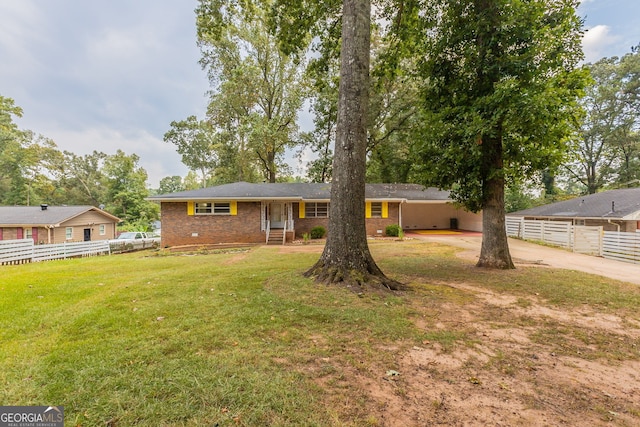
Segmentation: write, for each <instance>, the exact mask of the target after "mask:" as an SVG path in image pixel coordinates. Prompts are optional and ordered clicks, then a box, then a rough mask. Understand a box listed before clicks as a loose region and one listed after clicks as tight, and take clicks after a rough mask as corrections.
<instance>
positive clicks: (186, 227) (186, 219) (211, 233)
mask: <svg viewBox="0 0 640 427" xmlns="http://www.w3.org/2000/svg"><path fill="white" fill-rule="evenodd" d="M161 215H162V246H181V245H199V244H215V243H263V242H264V239H265V235H264V233H263V232H261V231H260V202H238V214H237V215H187V203H186V202H181V203H168V202H162V204H161ZM194 233H196V234H197V236H194V235H193V234H194Z"/></svg>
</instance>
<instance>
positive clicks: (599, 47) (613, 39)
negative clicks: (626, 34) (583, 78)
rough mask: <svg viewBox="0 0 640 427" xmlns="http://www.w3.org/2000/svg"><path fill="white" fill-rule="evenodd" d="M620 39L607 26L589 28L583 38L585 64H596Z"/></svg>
mask: <svg viewBox="0 0 640 427" xmlns="http://www.w3.org/2000/svg"><path fill="white" fill-rule="evenodd" d="M619 40H620V37H619V36H617V35H615V34H612V33H611V28H610V27H609V26H607V25H596V26H595V27H591V28H588V29H587V30H586V31H585V33H584V36H583V37H582V49H583V50H584V55H585V62H595V61H597V60H599V59H600V58H602V57H603V56H604V54H605V52H606V51H607V49H609V48H610V47H611V46H613V45H615V44H616V43H617V42H618V41H619Z"/></svg>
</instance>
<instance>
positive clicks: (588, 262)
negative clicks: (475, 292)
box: [406, 232, 640, 285]
mask: <svg viewBox="0 0 640 427" xmlns="http://www.w3.org/2000/svg"><path fill="white" fill-rule="evenodd" d="M406 236H407V237H411V238H414V239H420V240H425V241H432V242H438V243H442V244H445V245H451V246H456V247H460V248H463V249H465V250H464V251H463V252H461V253H460V256H461V257H464V258H469V259H473V260H476V261H477V259H478V257H479V256H480V245H481V243H482V235H481V234H480V233H462V234H433V235H432V234H415V233H411V232H408V233H407V234H406ZM509 250H510V252H511V257H512V259H513V262H514V263H515V264H516V266H518V265H540V266H547V267H553V268H563V269H567V270H576V271H583V272H585V273H591V274H597V275H600V276H604V277H609V278H611V279H616V280H621V281H624V282H630V283H635V284H638V285H640V265H639V264H631V263H626V262H620V261H614V260H610V259H605V258H601V257H596V256H591V255H583V254H576V253H573V252H569V251H567V250H564V249H556V248H551V247H548V246H542V245H537V244H535V243H529V242H525V241H523V240H519V239H511V238H510V239H509Z"/></svg>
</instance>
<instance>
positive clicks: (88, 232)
mask: <svg viewBox="0 0 640 427" xmlns="http://www.w3.org/2000/svg"><path fill="white" fill-rule="evenodd" d="M84 241H85V242H90V241H91V229H90V228H85V229H84Z"/></svg>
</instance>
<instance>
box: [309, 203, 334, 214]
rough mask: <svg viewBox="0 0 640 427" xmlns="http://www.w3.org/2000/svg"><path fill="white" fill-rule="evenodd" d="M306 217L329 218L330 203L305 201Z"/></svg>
mask: <svg viewBox="0 0 640 427" xmlns="http://www.w3.org/2000/svg"><path fill="white" fill-rule="evenodd" d="M304 216H305V218H327V217H328V216H329V203H305V205H304Z"/></svg>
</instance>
